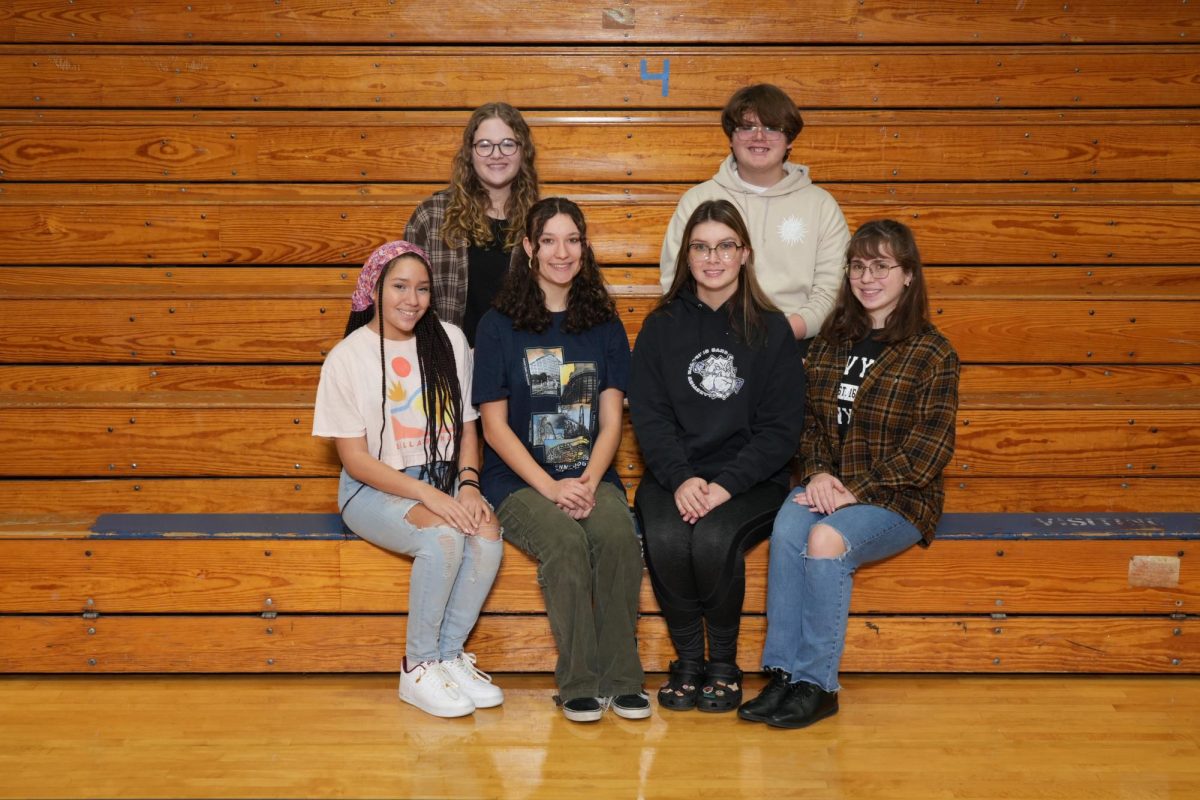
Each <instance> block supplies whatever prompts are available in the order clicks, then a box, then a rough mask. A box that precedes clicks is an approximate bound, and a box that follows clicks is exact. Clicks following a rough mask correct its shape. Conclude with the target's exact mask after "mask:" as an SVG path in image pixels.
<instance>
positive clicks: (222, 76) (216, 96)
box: [0, 45, 1200, 110]
mask: <svg viewBox="0 0 1200 800" xmlns="http://www.w3.org/2000/svg"><path fill="white" fill-rule="evenodd" d="M1197 53H1200V49H1197V48H1196V47H1194V46H1190V45H1163V46H1158V47H1145V46H1127V47H1107V46H1080V47H1062V46H1058V47H1056V46H1046V47H987V46H981V47H968V48H958V47H895V48H887V49H884V50H871V51H868V50H864V49H862V48H844V47H832V48H825V47H810V48H803V47H780V48H773V47H772V48H752V47H732V48H728V49H721V50H720V51H719V52H715V51H713V50H712V48H709V47H699V48H696V47H682V46H678V47H631V48H630V47H626V48H619V49H617V48H605V47H599V48H594V49H593V48H588V49H587V50H585V51H581V50H577V49H573V48H567V47H542V48H522V47H514V48H511V49H509V48H505V49H501V50H496V49H495V48H492V47H487V46H481V47H421V46H416V47H405V48H402V49H400V48H396V49H392V48H389V49H379V48H368V47H340V48H329V47H309V48H288V47H278V46H276V47H238V46H231V47H222V48H213V47H202V46H201V47H188V48H186V49H185V50H180V49H179V48H175V47H169V46H145V47H130V46H123V45H114V46H109V47H99V46H92V45H76V46H62V45H9V46H0V72H3V73H4V74H5V75H7V76H9V77H8V80H6V81H5V83H4V84H3V85H0V106H9V107H13V106H15V107H22V108H28V107H35V108H71V107H76V106H84V107H93V108H94V107H108V108H114V107H115V108H122V107H124V108H138V107H141V108H160V109H162V108H197V109H199V108H248V109H249V108H254V109H258V108H327V109H338V108H341V109H351V108H363V109H375V110H383V109H399V108H423V107H430V108H441V109H449V108H458V109H472V108H476V107H478V106H480V105H482V104H483V103H486V102H490V101H492V100H494V99H495V98H497V97H503V98H505V99H506V100H507V101H508V102H510V103H512V104H513V105H515V106H517V107H518V108H541V109H574V108H577V107H578V106H579V104H580V90H581V87H583V88H584V90H585V91H586V94H587V102H588V104H589V106H591V107H593V108H608V109H644V108H656V109H661V108H720V107H721V106H723V105H724V103H725V100H726V99H727V98H728V97H729V95H730V94H732V93H733V92H734V91H735V90H737V89H738V88H740V87H742V86H744V85H746V84H748V83H752V82H754V81H763V82H767V83H773V84H776V85H777V86H779V87H781V88H782V89H784V90H785V91H786V92H788V93H789V94H790V95H792V96H793V97H795V98H799V99H800V100H801V102H802V103H803V105H805V106H806V107H816V108H868V109H875V108H879V109H882V108H978V109H985V108H1067V109H1072V108H1100V107H1123V108H1133V107H1163V108H1170V107H1176V108H1183V107H1188V106H1192V105H1195V101H1196V91H1197V90H1196V79H1197V73H1198V71H1200V68H1198V67H1197V66H1196V65H1197ZM664 59H669V60H670V78H669V86H668V91H666V92H664V91H663V85H662V82H661V80H658V79H654V80H649V79H643V78H642V77H641V72H642V66H641V65H642V62H643V60H644V61H645V62H646V65H647V71H648V72H656V71H657V70H658V68H659V67H661V65H662V63H663V60H664ZM930 75H936V76H937V80H936V81H931V80H929V77H928V76H930ZM563 76H570V80H564V79H563Z"/></svg>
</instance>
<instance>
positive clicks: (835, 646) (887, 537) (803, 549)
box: [762, 489, 921, 692]
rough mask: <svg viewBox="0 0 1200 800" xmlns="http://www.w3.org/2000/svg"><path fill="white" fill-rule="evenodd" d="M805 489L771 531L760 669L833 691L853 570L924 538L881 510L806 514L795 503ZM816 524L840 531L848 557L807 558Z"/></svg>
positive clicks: (788, 504) (868, 508) (789, 503)
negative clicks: (809, 540)
mask: <svg viewBox="0 0 1200 800" xmlns="http://www.w3.org/2000/svg"><path fill="white" fill-rule="evenodd" d="M802 491H803V489H794V490H792V493H791V494H790V495H788V498H787V500H785V501H784V503H783V507H782V508H780V509H779V513H778V514H777V515H776V516H775V528H774V529H773V530H772V531H771V559H770V564H769V566H768V569H767V641H766V644H765V645H764V646H763V657H762V663H763V667H764V668H779V669H782V670H784V671H786V672H790V673H791V675H792V681H793V682H795V681H808V682H809V683H815V684H816V685H818V686H820V687H821V688H822V689H824V690H825V691H827V692H836V691H837V690H838V688H839V686H838V664H839V663H840V662H841V660H842V651H843V650H844V649H845V647H846V625H847V623H848V622H849V619H850V590H851V589H852V588H853V585H854V572H855V570H857V569H858V568H859V567H861V566H862V565H863V564H869V563H871V562H872V561H879V560H881V559H884V558H887V557H888V556H892V555H895V554H896V553H899V552H901V551H903V550H907V549H908V548H909V547H912V546H913V545H914V544H916V543H917V542H918V541H919V540H920V539H921V534H920V533H919V532H918V531H917V529H916V528H915V527H913V525H912V523H910V522H909V521H908V520H906V519H905V518H904V517H902V516H900V515H899V514H897V513H896V512H894V511H890V510H888V509H886V508H880V507H879V506H872V505H865V504H863V505H853V506H843V507H842V508H839V509H838V510H837V511H834V512H833V513H832V514H828V515H826V514H819V513H817V512H815V511H810V510H809V508H808V506H805V505H800V504H798V503H795V502H793V501H792V498H793V497H795V496H796V495H797V494H799V493H800V492H802ZM817 523H824V524H826V525H828V526H830V527H831V528H833V529H834V530H836V531H837V532H838V533H840V534H841V535H842V539H843V540H844V541H845V543H846V552H844V553H842V554H841V555H840V556H838V557H837V558H815V557H811V556H809V555H808V532H809V529H810V528H812V526H813V525H816V524H817Z"/></svg>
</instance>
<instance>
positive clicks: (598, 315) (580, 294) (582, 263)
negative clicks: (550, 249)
mask: <svg viewBox="0 0 1200 800" xmlns="http://www.w3.org/2000/svg"><path fill="white" fill-rule="evenodd" d="M559 214H563V215H565V216H567V217H569V218H570V219H571V221H572V222H574V223H575V227H576V228H578V229H579V238H580V243H581V245H582V250H583V252H582V253H581V254H580V256H579V272H578V274H576V275H575V279H574V280H572V281H571V288H570V290H569V291H568V292H567V316H566V319H564V320H563V331H565V332H566V333H580V332H582V331H586V330H588V329H589V328H593V327H595V326H596V325H599V324H601V323H602V322H608V321H609V320H612V319H616V318H617V304H616V303H614V302H613V299H612V297H610V296H609V294H608V286H607V284H606V283H605V282H604V276H603V275H602V274H601V273H600V267H599V265H598V264H597V263H596V255H595V253H593V252H592V245H591V243H590V242H588V238H587V222H586V221H585V220H584V218H583V212H582V211H581V210H580V209H579V206H577V205H575V204H574V203H573V202H571V201H570V200H568V199H567V198H565V197H547V198H546V199H544V200H539V201H538V202H537V203H534V205H533V207H532V208H530V209H529V215H528V216H527V217H526V220H525V242H528V243H529V244H530V246H531V247H532V248H533V254H532V255H527V254H526V252H525V248H524V247H514V248H513V252H512V261H511V262H510V264H509V267H508V274H507V275H505V277H504V286H503V287H502V288H501V289H500V293H499V294H498V295H496V303H495V305H496V308H497V309H499V310H500V313H502V314H505V315H506V316H508V317H509V318H511V319H512V321H513V327H514V328H516V329H517V330H525V331H533V332H534V333H542V332H544V331H545V330H546V329H547V328H548V327H550V309H548V308H547V307H546V293H545V292H543V291H542V287H541V286H539V285H538V282H537V269H536V267H535V266H534V265H536V264H537V255H538V241H539V240H540V239H541V237H542V231H544V230H545V228H546V223H547V222H549V221H550V219H551V218H553V217H555V216H557V215H559Z"/></svg>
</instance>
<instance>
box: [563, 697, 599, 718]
mask: <svg viewBox="0 0 1200 800" xmlns="http://www.w3.org/2000/svg"><path fill="white" fill-rule="evenodd" d="M562 712H563V716H564V717H566V718H567V719H569V720H571V722H596V721H598V720H599V719H600V718H601V717H602V716H604V707H603V706H602V705H600V701H599V700H597V699H596V698H594V697H576V698H575V699H574V700H568V701H567V702H565V703H563V704H562Z"/></svg>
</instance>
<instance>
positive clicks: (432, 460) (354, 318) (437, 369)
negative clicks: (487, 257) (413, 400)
mask: <svg viewBox="0 0 1200 800" xmlns="http://www.w3.org/2000/svg"><path fill="white" fill-rule="evenodd" d="M405 258H412V259H415V260H416V261H418V262H419V263H420V264H421V265H422V266H424V267H425V273H426V275H427V276H428V277H429V293H430V296H429V308H427V309H426V310H425V313H424V314H422V315H421V318H420V319H419V320H417V324H416V325H415V326H414V327H413V334H414V336H415V337H416V343H417V369H418V374H419V376H420V378H421V392H422V395H423V397H424V405H425V463H424V464H423V465H422V466H421V478H422V479H428V480H429V482H430V483H431V484H433V486H434V487H436V488H437V489H438V490H439V491H442V492H446V493H447V494H448V493H450V491H451V490H452V489H453V488H454V480H455V477H456V473H455V470H454V467H455V465H456V464H457V463H458V454H459V449H460V446H461V445H462V417H463V400H462V387H461V386H460V385H459V381H458V364H457V362H456V361H455V360H454V347H453V345H452V344H451V343H450V337H449V336H447V335H446V329H445V328H443V327H442V323H441V320H439V319H438V315H437V311H436V310H435V309H436V304H435V303H434V297H433V291H434V290H433V275H432V274H431V271H430V268H429V263H428V262H427V261H426V260H425V259H423V258H421V257H420V256H419V255H417V254H416V253H412V252H409V253H405V254H403V255H400V256H397V257H396V258H393V259H392V260H391V261H389V262H388V263H387V265H386V266H384V268H383V270H382V271H381V272H380V274H379V278H378V280H377V281H376V282H375V290H374V292H373V295H374V297H373V302H372V304H371V305H369V306H367V307H366V308H365V309H362V310H360V311H353V310H352V311H351V312H350V317H349V319H347V320H346V332H345V334H343V337H344V336H349V335H350V334H351V333H353V332H354V331H356V330H358V329H359V328H361V327H362V326H364V325H366V324H367V323H369V322H371V320H373V319H375V317H376V316H377V311H378V309H380V308H383V286H384V281H385V279H386V278H387V275H388V273H389V272H391V270H392V267H394V266H396V264H398V263H399V262H400V261H401V260H402V259H405ZM379 370H380V387H381V389H380V395H381V396H380V399H379V408H380V411H381V412H382V416H383V427H382V428H380V431H379V453H378V455H377V456H376V458H380V459H382V457H383V437H384V435H385V433H386V431H387V417H388V414H387V356H386V355H385V354H384V338H383V320H382V319H380V321H379ZM447 418H448V419H449V420H450V424H451V425H453V429H454V437H453V441H451V442H449V443H447V445H445V446H444V445H443V444H442V442H441V433H442V430H443V427H444V426H443V420H446V419H447ZM447 447H448V451H447ZM446 464H449V467H448V468H447V467H446Z"/></svg>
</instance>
